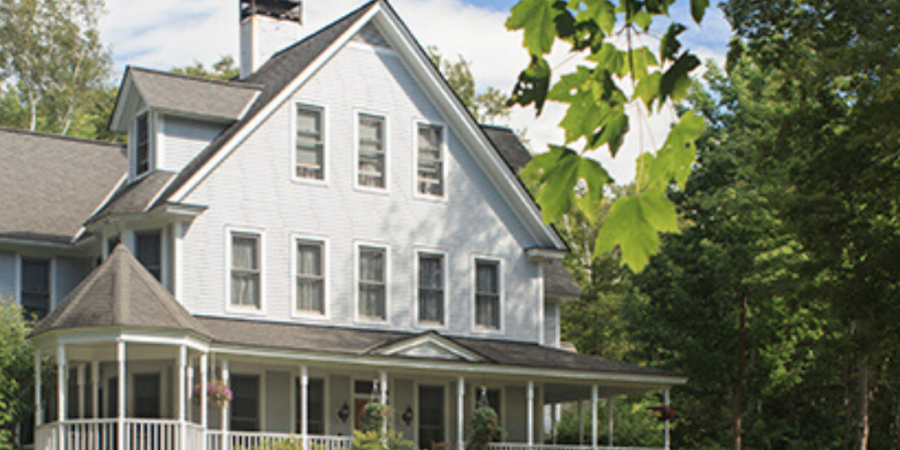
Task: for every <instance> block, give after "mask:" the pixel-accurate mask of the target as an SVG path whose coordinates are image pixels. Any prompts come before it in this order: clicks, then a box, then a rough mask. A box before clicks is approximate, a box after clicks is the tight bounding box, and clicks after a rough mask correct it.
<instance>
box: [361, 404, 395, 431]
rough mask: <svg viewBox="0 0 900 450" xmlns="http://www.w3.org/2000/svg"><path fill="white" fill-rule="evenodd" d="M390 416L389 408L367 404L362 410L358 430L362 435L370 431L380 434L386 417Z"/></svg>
mask: <svg viewBox="0 0 900 450" xmlns="http://www.w3.org/2000/svg"><path fill="white" fill-rule="evenodd" d="M390 415H391V410H390V408H388V407H387V405H383V404H381V403H379V402H369V403H367V404H366V407H365V408H364V409H363V414H362V418H361V420H360V429H361V430H362V432H363V433H367V432H370V431H375V432H379V433H380V432H381V431H382V429H383V428H384V424H385V422H386V421H387V419H388V417H389V416H390Z"/></svg>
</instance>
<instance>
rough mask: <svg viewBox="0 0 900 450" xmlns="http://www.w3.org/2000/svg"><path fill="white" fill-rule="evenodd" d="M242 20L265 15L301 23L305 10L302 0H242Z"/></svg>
mask: <svg viewBox="0 0 900 450" xmlns="http://www.w3.org/2000/svg"><path fill="white" fill-rule="evenodd" d="M240 1H241V3H240V5H241V20H244V19H246V18H248V17H250V16H254V15H263V16H268V17H274V18H276V19H280V20H290V21H293V22H297V23H300V22H301V19H302V17H301V16H302V12H303V8H302V7H301V1H300V0H240Z"/></svg>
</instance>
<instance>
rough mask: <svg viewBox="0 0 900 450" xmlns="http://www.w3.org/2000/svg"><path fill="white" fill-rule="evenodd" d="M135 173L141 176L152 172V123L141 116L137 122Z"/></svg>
mask: <svg viewBox="0 0 900 450" xmlns="http://www.w3.org/2000/svg"><path fill="white" fill-rule="evenodd" d="M135 136H136V137H135V143H134V144H135V145H134V173H135V175H141V174H143V173H144V172H146V171H148V170H150V121H149V120H148V118H147V114H146V113H145V114H141V115H140V116H138V117H137V119H136V121H135Z"/></svg>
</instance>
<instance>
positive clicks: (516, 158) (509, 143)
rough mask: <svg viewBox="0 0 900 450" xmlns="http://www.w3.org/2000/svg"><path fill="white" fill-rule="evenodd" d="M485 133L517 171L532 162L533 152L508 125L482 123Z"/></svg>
mask: <svg viewBox="0 0 900 450" xmlns="http://www.w3.org/2000/svg"><path fill="white" fill-rule="evenodd" d="M481 129H482V131H484V134H485V135H486V136H487V138H488V139H489V140H490V141H491V144H493V145H494V148H496V149H497V151H498V152H500V156H502V157H503V160H504V161H506V164H508V165H509V167H510V168H511V169H512V170H513V172H515V173H519V171H520V170H522V168H523V167H525V166H526V165H528V163H529V162H531V152H529V151H528V149H527V148H525V146H524V145H523V144H522V140H521V139H519V137H518V136H516V133H515V132H514V131H513V130H511V129H509V128H507V127H498V126H496V125H486V124H481Z"/></svg>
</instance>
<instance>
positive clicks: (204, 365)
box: [200, 353, 209, 442]
mask: <svg viewBox="0 0 900 450" xmlns="http://www.w3.org/2000/svg"><path fill="white" fill-rule="evenodd" d="M208 374H209V354H208V353H204V354H202V355H200V426H201V427H203V434H204V438H205V435H206V427H207V425H208V424H209V421H208V420H207V419H208V416H207V414H208V413H209V412H208V411H207V409H208V406H207V404H206V378H207V375H208ZM204 442H205V441H204Z"/></svg>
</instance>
